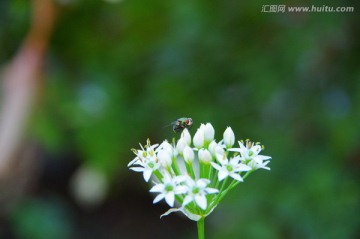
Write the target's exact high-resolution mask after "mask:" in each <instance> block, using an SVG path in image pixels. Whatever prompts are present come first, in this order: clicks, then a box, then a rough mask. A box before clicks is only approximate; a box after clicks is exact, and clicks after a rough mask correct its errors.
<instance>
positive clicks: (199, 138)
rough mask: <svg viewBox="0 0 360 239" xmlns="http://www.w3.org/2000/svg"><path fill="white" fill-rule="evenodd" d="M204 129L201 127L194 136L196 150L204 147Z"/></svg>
mask: <svg viewBox="0 0 360 239" xmlns="http://www.w3.org/2000/svg"><path fill="white" fill-rule="evenodd" d="M203 128H204V127H200V128H199V129H198V130H197V131H196V133H195V135H194V139H193V143H194V145H195V147H196V148H198V149H200V148H202V147H203V146H204V140H205V138H204V131H203Z"/></svg>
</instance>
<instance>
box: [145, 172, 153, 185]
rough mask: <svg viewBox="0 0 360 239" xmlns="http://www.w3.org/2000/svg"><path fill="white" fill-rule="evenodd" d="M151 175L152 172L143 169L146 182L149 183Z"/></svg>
mask: <svg viewBox="0 0 360 239" xmlns="http://www.w3.org/2000/svg"><path fill="white" fill-rule="evenodd" d="M151 174H152V170H150V169H145V170H144V179H145V181H146V182H149V179H150V177H151Z"/></svg>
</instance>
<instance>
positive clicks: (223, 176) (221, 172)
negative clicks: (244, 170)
mask: <svg viewBox="0 0 360 239" xmlns="http://www.w3.org/2000/svg"><path fill="white" fill-rule="evenodd" d="M227 176H229V172H227V171H225V170H219V174H218V178H219V181H222V180H223V179H224V178H226V177H227Z"/></svg>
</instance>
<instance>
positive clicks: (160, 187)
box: [150, 173, 187, 207]
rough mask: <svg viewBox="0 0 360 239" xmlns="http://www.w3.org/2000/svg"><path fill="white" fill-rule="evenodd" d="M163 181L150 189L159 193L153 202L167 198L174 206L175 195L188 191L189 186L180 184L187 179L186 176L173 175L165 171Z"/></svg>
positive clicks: (171, 205)
mask: <svg viewBox="0 0 360 239" xmlns="http://www.w3.org/2000/svg"><path fill="white" fill-rule="evenodd" d="M163 176H164V177H163V179H162V181H163V182H162V183H158V184H156V185H155V186H153V187H152V188H151V189H150V192H153V193H159V194H158V195H157V196H156V197H155V199H154V202H153V203H157V202H159V201H160V200H162V199H164V198H165V201H166V203H167V204H169V206H170V207H173V206H174V201H175V195H176V194H183V193H186V191H187V187H186V186H183V185H180V183H181V182H184V181H185V180H186V177H185V176H175V177H171V176H170V175H169V174H168V173H164V175H163Z"/></svg>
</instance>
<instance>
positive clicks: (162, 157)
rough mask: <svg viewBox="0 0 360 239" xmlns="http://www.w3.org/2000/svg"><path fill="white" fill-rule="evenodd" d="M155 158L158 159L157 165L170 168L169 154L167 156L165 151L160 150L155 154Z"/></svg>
mask: <svg viewBox="0 0 360 239" xmlns="http://www.w3.org/2000/svg"><path fill="white" fill-rule="evenodd" d="M157 157H158V159H159V163H160V165H161V166H162V167H164V168H167V167H170V166H171V163H172V161H171V154H169V152H168V151H166V150H160V151H159V152H158V153H157Z"/></svg>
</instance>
